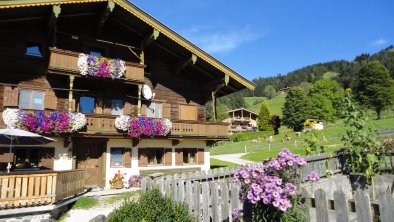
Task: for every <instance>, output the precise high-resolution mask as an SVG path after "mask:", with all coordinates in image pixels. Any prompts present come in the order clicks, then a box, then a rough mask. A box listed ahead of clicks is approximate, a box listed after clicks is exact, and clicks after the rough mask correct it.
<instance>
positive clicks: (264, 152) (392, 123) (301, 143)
mask: <svg viewBox="0 0 394 222" xmlns="http://www.w3.org/2000/svg"><path fill="white" fill-rule="evenodd" d="M371 121H372V122H373V123H374V124H375V125H376V127H377V128H378V129H384V128H394V119H381V120H372V119H371ZM279 132H280V133H279V135H275V136H273V138H274V142H272V143H269V142H268V141H264V136H265V135H266V134H265V133H264V132H253V133H240V134H238V135H237V138H239V139H240V140H241V141H240V142H231V141H230V142H224V143H221V144H220V145H218V146H215V147H212V148H211V155H219V154H231V153H245V152H247V153H249V154H247V155H246V156H244V158H245V159H248V160H252V161H261V160H264V159H266V158H269V157H274V156H276V155H277V154H278V152H280V150H282V149H283V148H288V149H290V150H291V151H293V152H295V153H299V154H305V150H304V149H305V147H306V143H305V139H306V138H307V137H309V136H310V133H301V135H300V136H296V134H295V133H294V132H293V131H292V130H290V129H288V128H285V127H282V128H280V131H279ZM316 132H317V135H318V137H319V139H320V140H322V139H323V135H324V137H325V138H326V139H327V141H328V142H327V143H326V145H328V146H329V149H328V151H334V150H338V149H340V148H342V147H343V146H344V145H343V142H342V141H341V139H340V135H341V134H344V132H345V126H344V124H343V122H342V121H337V122H336V123H335V124H327V125H326V126H325V129H324V130H322V131H316ZM285 134H288V136H289V137H290V141H285V142H282V140H283V139H284V135H285ZM259 136H260V138H261V140H262V141H261V143H253V142H252V140H253V139H257V138H258V137H259ZM245 146H246V150H245Z"/></svg>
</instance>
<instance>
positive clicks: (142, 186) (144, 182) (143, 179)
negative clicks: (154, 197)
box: [141, 177, 146, 192]
mask: <svg viewBox="0 0 394 222" xmlns="http://www.w3.org/2000/svg"><path fill="white" fill-rule="evenodd" d="M141 190H142V192H146V178H145V177H144V178H142V180H141Z"/></svg>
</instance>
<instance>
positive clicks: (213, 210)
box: [141, 178, 242, 222]
mask: <svg viewBox="0 0 394 222" xmlns="http://www.w3.org/2000/svg"><path fill="white" fill-rule="evenodd" d="M141 182H142V183H141V188H142V190H143V191H147V190H151V189H152V188H153V186H157V187H158V189H159V191H160V192H161V193H162V194H163V195H165V196H171V197H172V200H173V201H174V203H185V204H187V206H188V209H189V212H190V213H191V214H192V215H193V216H194V218H195V220H196V221H204V222H209V221H212V222H219V221H220V222H222V221H231V220H232V215H231V212H232V210H233V209H240V208H241V207H242V205H241V202H240V200H239V185H238V184H235V183H230V182H229V181H228V180H222V181H204V182H199V181H192V180H186V181H185V180H182V179H179V180H166V179H164V178H159V179H156V180H154V181H153V180H152V179H150V178H144V179H143V180H142V181H141Z"/></svg>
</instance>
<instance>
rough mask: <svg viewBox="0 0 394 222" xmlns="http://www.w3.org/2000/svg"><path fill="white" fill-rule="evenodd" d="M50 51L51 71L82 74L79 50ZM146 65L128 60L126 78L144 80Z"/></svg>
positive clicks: (49, 68) (54, 49)
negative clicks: (79, 65) (79, 67)
mask: <svg viewBox="0 0 394 222" xmlns="http://www.w3.org/2000/svg"><path fill="white" fill-rule="evenodd" d="M50 51H51V56H50V59H49V67H48V71H49V72H54V73H67V74H77V75H78V74H80V71H79V69H78V58H79V53H78V52H73V51H68V50H63V49H56V48H51V49H50ZM144 67H145V65H142V64H138V63H132V62H126V73H125V76H124V78H125V79H127V80H131V81H139V82H142V81H143V80H144Z"/></svg>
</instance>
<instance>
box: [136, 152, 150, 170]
mask: <svg viewBox="0 0 394 222" xmlns="http://www.w3.org/2000/svg"><path fill="white" fill-rule="evenodd" d="M147 165H148V155H147V154H146V150H145V149H141V148H138V166H139V167H146V166H147Z"/></svg>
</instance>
